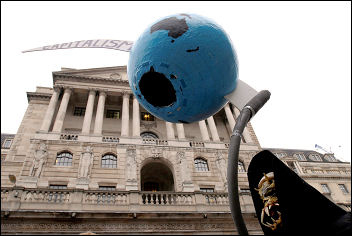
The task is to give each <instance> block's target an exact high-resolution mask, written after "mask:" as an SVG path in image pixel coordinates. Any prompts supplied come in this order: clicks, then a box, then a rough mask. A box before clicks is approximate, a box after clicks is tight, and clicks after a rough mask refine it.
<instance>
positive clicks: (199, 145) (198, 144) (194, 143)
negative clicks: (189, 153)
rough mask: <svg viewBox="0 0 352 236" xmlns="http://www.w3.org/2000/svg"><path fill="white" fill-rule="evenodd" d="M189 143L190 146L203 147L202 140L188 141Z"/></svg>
mask: <svg viewBox="0 0 352 236" xmlns="http://www.w3.org/2000/svg"><path fill="white" fill-rule="evenodd" d="M189 145H190V146H191V147H204V142H196V141H191V142H189Z"/></svg>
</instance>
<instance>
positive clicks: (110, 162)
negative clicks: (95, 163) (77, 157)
mask: <svg viewBox="0 0 352 236" xmlns="http://www.w3.org/2000/svg"><path fill="white" fill-rule="evenodd" d="M101 167H102V168H117V157H116V156H115V155H113V154H106V155H104V156H103V157H102V158H101Z"/></svg>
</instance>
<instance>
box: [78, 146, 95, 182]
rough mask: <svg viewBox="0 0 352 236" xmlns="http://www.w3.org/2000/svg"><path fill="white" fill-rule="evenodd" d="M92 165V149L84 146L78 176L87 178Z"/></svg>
mask: <svg viewBox="0 0 352 236" xmlns="http://www.w3.org/2000/svg"><path fill="white" fill-rule="evenodd" d="M92 166H93V149H92V147H90V146H87V147H85V149H84V150H83V152H82V154H81V159H80V162H79V167H78V178H89V176H90V172H91V169H92Z"/></svg>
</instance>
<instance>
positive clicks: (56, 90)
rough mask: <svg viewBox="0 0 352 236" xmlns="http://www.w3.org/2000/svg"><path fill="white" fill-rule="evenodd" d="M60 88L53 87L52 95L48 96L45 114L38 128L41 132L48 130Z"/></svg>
mask: <svg viewBox="0 0 352 236" xmlns="http://www.w3.org/2000/svg"><path fill="white" fill-rule="evenodd" d="M60 90H61V89H60V88H54V92H53V95H52V96H51V98H50V102H49V106H48V108H47V110H46V113H45V116H44V120H43V123H42V127H41V128H40V131H43V132H48V131H49V128H50V125H51V121H52V120H53V116H54V113H55V108H56V104H57V100H58V98H59V95H60Z"/></svg>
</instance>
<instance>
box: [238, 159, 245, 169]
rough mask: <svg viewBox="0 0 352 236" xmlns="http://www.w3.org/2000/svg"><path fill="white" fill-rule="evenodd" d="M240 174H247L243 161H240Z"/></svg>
mask: <svg viewBox="0 0 352 236" xmlns="http://www.w3.org/2000/svg"><path fill="white" fill-rule="evenodd" d="M238 172H246V169H245V168H244V165H243V162H242V161H238Z"/></svg>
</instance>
